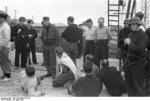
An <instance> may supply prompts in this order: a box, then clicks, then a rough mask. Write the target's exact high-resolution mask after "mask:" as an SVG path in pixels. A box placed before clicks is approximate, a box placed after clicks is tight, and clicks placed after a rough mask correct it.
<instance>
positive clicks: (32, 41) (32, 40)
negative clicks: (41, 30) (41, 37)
mask: <svg viewBox="0 0 150 101" xmlns="http://www.w3.org/2000/svg"><path fill="white" fill-rule="evenodd" d="M29 35H32V37H31V38H30V39H29V52H31V53H32V62H33V63H37V59H36V53H35V50H36V45H35V38H37V32H36V30H35V29H33V28H31V29H29ZM29 56H30V55H29Z"/></svg>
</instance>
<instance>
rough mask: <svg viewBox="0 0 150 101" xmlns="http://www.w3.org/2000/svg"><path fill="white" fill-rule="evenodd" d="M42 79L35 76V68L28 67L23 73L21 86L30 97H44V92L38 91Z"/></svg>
mask: <svg viewBox="0 0 150 101" xmlns="http://www.w3.org/2000/svg"><path fill="white" fill-rule="evenodd" d="M42 79H43V78H42V77H36V76H35V69H34V67H27V68H26V69H25V71H24V70H23V71H22V72H21V86H22V90H23V91H24V92H26V93H27V94H28V96H42V95H44V92H42V91H40V90H37V89H38V86H39V85H40V81H41V80H42Z"/></svg>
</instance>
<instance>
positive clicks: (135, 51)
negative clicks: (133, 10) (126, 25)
mask: <svg viewBox="0 0 150 101" xmlns="http://www.w3.org/2000/svg"><path fill="white" fill-rule="evenodd" d="M140 25H141V21H140V18H138V17H134V18H131V20H130V28H131V34H130V36H129V37H128V38H126V39H125V40H124V43H125V44H126V45H127V63H126V64H125V68H124V71H125V82H126V86H127V92H128V96H145V91H144V67H145V50H146V48H147V43H148V36H147V35H146V33H145V32H143V31H142V30H140V28H139V26H140Z"/></svg>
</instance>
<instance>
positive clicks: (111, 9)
mask: <svg viewBox="0 0 150 101" xmlns="http://www.w3.org/2000/svg"><path fill="white" fill-rule="evenodd" d="M109 11H116V12H119V10H115V9H111V10H110V9H109Z"/></svg>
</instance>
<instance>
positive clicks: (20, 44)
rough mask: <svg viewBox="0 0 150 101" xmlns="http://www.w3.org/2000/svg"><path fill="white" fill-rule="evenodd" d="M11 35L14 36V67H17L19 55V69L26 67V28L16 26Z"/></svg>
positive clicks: (27, 38) (27, 43) (27, 42)
mask: <svg viewBox="0 0 150 101" xmlns="http://www.w3.org/2000/svg"><path fill="white" fill-rule="evenodd" d="M12 33H13V34H14V36H15V47H16V53H15V66H17V67H18V66H19V57H20V55H21V67H26V63H27V49H28V45H29V37H28V34H29V32H28V28H27V27H26V26H25V25H21V24H18V25H16V26H14V27H13V32H12Z"/></svg>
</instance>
